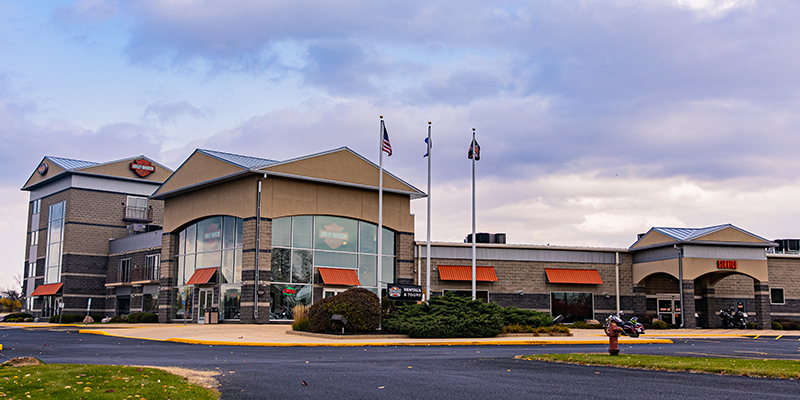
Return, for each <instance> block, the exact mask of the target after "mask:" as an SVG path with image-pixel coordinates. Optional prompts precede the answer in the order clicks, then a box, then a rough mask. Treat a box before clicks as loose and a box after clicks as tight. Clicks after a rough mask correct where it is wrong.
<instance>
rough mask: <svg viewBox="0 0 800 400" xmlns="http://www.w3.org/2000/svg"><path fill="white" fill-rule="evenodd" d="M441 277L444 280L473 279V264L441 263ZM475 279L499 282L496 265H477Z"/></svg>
mask: <svg viewBox="0 0 800 400" xmlns="http://www.w3.org/2000/svg"><path fill="white" fill-rule="evenodd" d="M439 279H441V280H443V281H472V266H463V265H440V266H439ZM475 281H479V282H497V274H496V273H495V271H494V267H475Z"/></svg>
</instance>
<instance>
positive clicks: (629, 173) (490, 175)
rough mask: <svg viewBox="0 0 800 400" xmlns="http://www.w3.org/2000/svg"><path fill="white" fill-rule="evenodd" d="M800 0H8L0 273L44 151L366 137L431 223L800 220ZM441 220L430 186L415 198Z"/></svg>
mask: <svg viewBox="0 0 800 400" xmlns="http://www.w3.org/2000/svg"><path fill="white" fill-rule="evenodd" d="M799 7H800V6H798V5H797V4H796V2H792V1H782V0H771V1H759V0H643V1H637V0H602V1H601V0H597V1H593V0H583V1H569V0H560V1H531V2H525V1H503V0H498V1H493V2H485V1H471V0H459V1H451V0H439V1H436V0H434V1H430V0H426V1H418V0H403V1H394V0H387V1H364V0H351V1H338V2H331V1H316V0H309V1H302V2H299V1H296V2H292V1H246V0H226V1H206V0H161V1H156V0H127V1H114V0H85V1H76V2H73V1H49V2H31V1H9V0H0V160H2V168H3V173H2V174H0V196H2V198H3V199H5V201H3V202H2V203H0V233H1V234H2V235H3V237H4V238H6V240H3V241H2V242H0V249H2V251H3V253H5V254H7V256H6V257H4V258H3V261H2V264H0V286H8V285H11V283H12V282H13V280H12V276H13V275H15V274H20V273H21V272H22V270H23V265H24V261H23V257H24V253H25V251H24V240H25V230H26V220H25V215H26V212H27V207H28V203H27V201H28V193H27V192H22V191H20V190H19V188H20V187H21V186H22V185H23V184H24V182H25V180H26V179H27V178H28V176H29V175H30V174H31V173H32V172H33V170H34V169H35V168H36V166H37V165H38V162H39V161H40V159H41V158H42V157H44V156H45V155H52V156H60V157H67V158H76V159H83V160H89V161H96V162H105V161H111V160H116V159H119V158H124V157H128V156H133V155H138V154H145V155H147V156H149V157H151V158H154V159H156V160H159V161H160V162H162V163H163V164H165V165H168V166H170V167H173V168H174V167H177V166H178V165H180V163H181V162H182V161H183V160H184V159H185V158H186V157H187V156H188V155H189V154H190V153H191V152H192V151H193V150H194V149H195V148H198V147H199V148H207V149H213V150H220V151H227V152H233V153H239V154H245V155H252V156H258V157H264V158H271V159H278V160H281V159H289V158H293V157H296V156H301V155H305V154H310V153H314V152H318V151H324V150H328V149H331V148H336V147H339V146H348V147H350V148H352V149H353V150H355V151H356V152H358V153H360V154H362V155H364V156H366V157H368V158H370V159H372V160H375V161H377V157H378V154H377V147H378V127H379V115H384V116H385V119H386V124H387V128H388V130H389V134H390V137H391V141H392V145H393V147H394V155H393V156H392V157H391V158H388V159H386V161H385V166H386V168H387V169H388V170H390V171H391V172H393V173H395V174H397V175H398V176H400V177H402V178H403V179H405V180H406V181H408V182H409V183H411V184H413V185H415V186H417V187H418V188H421V189H423V190H425V188H426V185H427V180H426V176H427V175H426V167H427V162H426V161H425V159H424V158H423V157H422V155H423V154H424V153H425V144H424V142H423V139H424V137H425V135H426V127H427V122H428V121H432V122H433V137H434V143H435V146H434V152H433V156H434V158H433V189H432V199H433V201H432V207H433V211H432V224H431V229H432V239H433V240H436V241H461V240H463V238H464V236H465V235H466V234H467V233H468V232H469V231H470V230H471V221H470V212H471V211H470V192H471V187H470V179H471V164H470V160H468V159H467V157H466V153H467V149H468V145H469V142H470V139H471V129H472V128H473V127H475V128H477V134H478V141H479V142H480V144H481V147H482V159H481V161H480V162H478V169H477V176H478V178H477V179H478V183H477V193H478V194H477V204H478V209H479V211H478V230H479V231H485V232H506V233H507V234H508V241H509V242H510V243H526V244H551V245H575V246H603V247H628V246H629V245H631V244H632V243H633V242H634V240H635V238H636V234H637V233H639V232H644V231H646V230H647V229H649V228H650V227H652V226H670V227H703V226H710V225H716V224H724V223H732V224H734V225H737V226H739V227H741V228H743V229H746V230H749V231H751V232H753V233H756V234H758V235H761V236H763V237H766V238H769V239H776V238H788V237H792V238H797V237H800V226H798V222H800V212H798V211H795V209H796V206H795V204H796V203H797V199H798V198H800V182H798V181H799V180H800V179H799V178H798V176H797V174H796V173H795V171H798V170H800V165H799V164H800V156H799V154H798V153H799V152H798V149H800V137H798V134H797V132H800V129H799V128H800V114H799V113H798V111H797V110H800V104H799V103H800V101H798V100H800V72H798V71H800V68H798V67H800V48H799V47H800V24H798V23H797V21H798V20H800V8H799ZM412 207H413V208H412V211H413V212H414V213H415V214H416V221H417V224H416V227H417V239H419V240H424V239H425V221H426V205H425V200H416V201H414V203H413V206H412Z"/></svg>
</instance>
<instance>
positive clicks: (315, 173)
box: [264, 150, 409, 191]
mask: <svg viewBox="0 0 800 400" xmlns="http://www.w3.org/2000/svg"><path fill="white" fill-rule="evenodd" d="M387 163H388V161H387ZM384 168H386V163H384ZM264 171H265V172H267V173H269V172H279V173H282V174H291V175H298V176H306V177H310V178H316V179H325V180H331V181H339V182H349V183H355V184H358V185H366V186H375V187H377V186H378V178H379V175H380V174H378V170H376V169H375V167H374V166H372V165H370V164H369V163H367V162H366V161H364V160H363V159H361V158H360V157H358V156H356V155H355V154H353V153H351V152H349V151H347V150H340V151H336V152H333V153H329V154H325V155H321V156H316V157H311V158H306V159H302V160H298V161H295V162H290V163H286V164H280V165H276V166H274V167H269V168H265V169H264ZM383 187H384V188H386V189H395V190H403V191H409V187H408V186H406V185H405V184H403V183H402V182H400V181H398V180H397V179H395V178H393V177H391V176H389V175H387V174H384V177H383Z"/></svg>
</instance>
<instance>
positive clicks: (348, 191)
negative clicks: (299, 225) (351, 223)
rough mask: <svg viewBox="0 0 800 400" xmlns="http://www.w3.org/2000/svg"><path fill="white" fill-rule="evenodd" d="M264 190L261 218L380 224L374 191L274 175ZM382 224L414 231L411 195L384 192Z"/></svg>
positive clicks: (376, 194)
mask: <svg viewBox="0 0 800 400" xmlns="http://www.w3.org/2000/svg"><path fill="white" fill-rule="evenodd" d="M262 191H263V194H262V203H261V207H262V209H261V216H262V217H266V218H281V217H287V216H293V215H334V216H340V217H348V218H354V219H359V220H363V221H369V222H373V223H378V193H377V192H375V191H371V190H366V189H359V188H353V187H345V186H336V185H328V184H322V183H317V182H311V181H301V180H293V179H285V178H280V177H274V176H268V177H267V179H265V180H264V181H263V189H262ZM383 225H384V226H386V227H387V228H389V229H392V230H395V231H399V232H414V216H413V215H411V202H410V200H409V197H408V196H405V195H398V194H393V193H387V192H384V194H383Z"/></svg>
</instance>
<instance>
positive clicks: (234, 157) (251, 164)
mask: <svg viewBox="0 0 800 400" xmlns="http://www.w3.org/2000/svg"><path fill="white" fill-rule="evenodd" d="M197 151H199V152H201V153H203V154H205V155H208V156H211V157H214V158H216V159H219V160H222V161H225V162H227V163H229V164H233V165H235V166H237V167H241V168H246V169H250V168H258V167H266V166H268V165H272V164H277V163H278V161H275V160H268V159H266V158H258V157H249V156H242V155H239V154H231V153H224V152H221V151H214V150H205V149H197Z"/></svg>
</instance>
